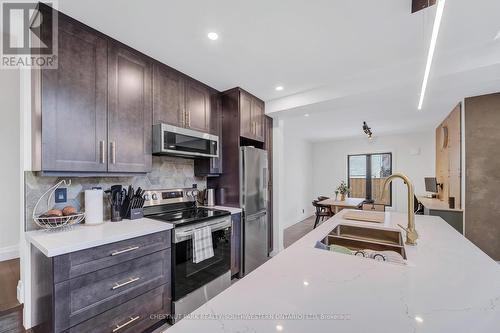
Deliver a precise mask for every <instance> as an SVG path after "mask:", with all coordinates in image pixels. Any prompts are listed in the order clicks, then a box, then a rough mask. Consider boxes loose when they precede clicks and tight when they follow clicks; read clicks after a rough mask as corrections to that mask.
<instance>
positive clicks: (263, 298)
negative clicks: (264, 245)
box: [167, 210, 500, 333]
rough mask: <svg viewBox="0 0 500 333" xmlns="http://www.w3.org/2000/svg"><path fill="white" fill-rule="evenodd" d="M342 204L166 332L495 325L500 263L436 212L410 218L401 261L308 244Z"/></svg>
mask: <svg viewBox="0 0 500 333" xmlns="http://www.w3.org/2000/svg"><path fill="white" fill-rule="evenodd" d="M345 212H346V210H344V211H342V212H340V213H339V214H337V215H335V216H334V217H333V218H331V219H329V220H328V221H326V222H324V223H323V224H322V225H320V226H319V227H318V228H316V229H315V230H313V231H311V232H310V233H308V234H307V235H306V236H304V237H303V238H301V239H300V240H298V241H297V242H296V243H294V244H293V245H291V246H290V247H289V248H287V249H285V250H284V251H282V252H280V253H279V254H277V255H276V256H275V257H273V258H272V259H270V260H269V261H267V262H266V263H265V264H263V265H262V266H260V267H259V268H258V269H256V270H255V271H253V272H252V273H250V274H248V275H247V276H246V277H244V278H243V279H241V280H240V281H237V282H236V283H234V284H233V285H232V286H231V287H230V288H228V289H226V290H225V291H224V292H222V293H221V294H219V295H218V296H216V297H215V298H213V299H212V300H210V301H209V302H207V303H206V304H204V305H203V306H201V307H200V308H198V309H197V310H195V311H194V312H193V313H192V314H191V315H190V316H188V317H187V318H184V319H182V320H181V321H179V322H178V323H176V324H175V325H174V326H172V327H171V328H169V329H168V330H167V332H168V333H183V332H186V333H187V332H206V333H214V332H280V331H282V332H301V333H303V332H334V331H335V332H371V333H373V332H380V333H387V332H394V333H403V332H435V333H443V332H454V333H456V332H464V333H465V332H467V333H469V332H474V333H479V332H484V333H492V332H498V331H499V329H500V265H498V264H497V263H496V262H495V261H493V260H492V259H491V258H490V257H488V256H487V255H486V254H484V253H483V252H482V251H481V250H480V249H479V248H477V247H476V246H475V245H474V244H472V243H471V242H470V241H468V240H467V239H466V238H464V237H463V236H462V235H461V234H459V233H458V232H457V231H455V230H454V229H453V228H452V227H450V226H449V225H448V224H447V223H446V222H445V221H444V220H442V219H441V218H440V217H436V216H421V215H418V216H416V227H417V230H418V232H419V234H420V238H419V240H418V245H417V246H406V253H407V257H408V260H407V265H400V264H393V263H386V262H377V261H374V260H372V259H366V258H359V257H355V256H350V255H346V254H340V253H334V252H330V251H325V250H320V249H316V248H314V245H315V243H316V241H318V240H321V239H322V238H324V237H325V236H326V235H327V234H328V233H329V231H331V230H332V229H333V228H334V227H335V226H336V225H338V224H339V223H348V224H353V223H354V224H357V225H359V224H365V225H370V226H373V227H378V228H392V229H397V227H395V226H396V225H397V223H401V224H403V225H406V215H405V214H399V213H386V218H385V222H384V223H383V224H381V225H378V224H374V223H369V222H357V221H348V220H345V219H343V218H342V215H343V214H345Z"/></svg>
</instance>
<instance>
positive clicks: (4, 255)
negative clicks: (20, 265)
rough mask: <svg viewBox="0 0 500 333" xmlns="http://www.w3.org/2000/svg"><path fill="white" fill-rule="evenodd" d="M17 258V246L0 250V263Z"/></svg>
mask: <svg viewBox="0 0 500 333" xmlns="http://www.w3.org/2000/svg"><path fill="white" fill-rule="evenodd" d="M15 258H19V245H13V246H7V247H2V248H0V261H5V260H11V259H15Z"/></svg>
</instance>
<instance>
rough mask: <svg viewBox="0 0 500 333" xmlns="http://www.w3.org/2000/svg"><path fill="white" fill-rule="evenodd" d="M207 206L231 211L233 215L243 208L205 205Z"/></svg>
mask: <svg viewBox="0 0 500 333" xmlns="http://www.w3.org/2000/svg"><path fill="white" fill-rule="evenodd" d="M203 207H205V208H213V209H220V210H226V211H228V212H230V213H231V215H233V214H239V213H241V211H242V210H241V208H236V207H228V206H203Z"/></svg>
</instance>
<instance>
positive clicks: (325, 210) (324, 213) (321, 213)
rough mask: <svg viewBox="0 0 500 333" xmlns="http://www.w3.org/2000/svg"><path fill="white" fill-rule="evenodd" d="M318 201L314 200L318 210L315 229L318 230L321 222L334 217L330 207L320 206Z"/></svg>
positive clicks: (313, 203)
mask: <svg viewBox="0 0 500 333" xmlns="http://www.w3.org/2000/svg"><path fill="white" fill-rule="evenodd" d="M318 202H319V201H318V200H314V201H313V202H312V205H313V206H314V208H316V220H315V221H314V227H313V229H315V228H316V226H317V225H318V223H319V221H323V220H324V219H325V218H330V217H332V216H333V212H332V210H331V209H330V206H325V205H320V204H319V203H318Z"/></svg>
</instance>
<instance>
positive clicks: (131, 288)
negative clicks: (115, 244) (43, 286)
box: [54, 249, 171, 331]
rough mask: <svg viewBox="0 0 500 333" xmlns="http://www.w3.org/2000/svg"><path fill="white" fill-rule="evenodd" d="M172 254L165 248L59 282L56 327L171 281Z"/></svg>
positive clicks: (55, 292) (76, 322) (73, 323)
mask: <svg viewBox="0 0 500 333" xmlns="http://www.w3.org/2000/svg"><path fill="white" fill-rule="evenodd" d="M170 254H171V253H170V249H166V250H162V251H159V252H155V253H153V254H150V255H147V256H144V257H140V258H136V259H133V260H130V261H126V262H123V263H120V264H118V265H115V266H112V267H108V268H105V269H102V270H99V271H96V272H92V273H89V274H85V275H82V276H79V277H76V278H74V279H71V280H67V281H64V282H61V283H58V284H56V285H55V286H54V300H55V302H54V306H55V314H54V317H55V326H56V331H60V330H63V329H65V328H68V327H71V326H74V325H76V324H78V323H80V322H82V321H84V320H87V319H89V318H91V317H93V316H96V315H98V314H99V313H101V312H103V311H106V310H109V309H111V308H112V307H115V306H117V305H119V304H121V303H123V302H126V301H128V300H130V299H132V298H134V297H137V296H139V295H141V294H143V293H145V292H147V291H149V290H151V289H153V288H156V287H158V286H161V285H163V284H165V283H169V282H170V267H171V265H170V262H171V257H170Z"/></svg>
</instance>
